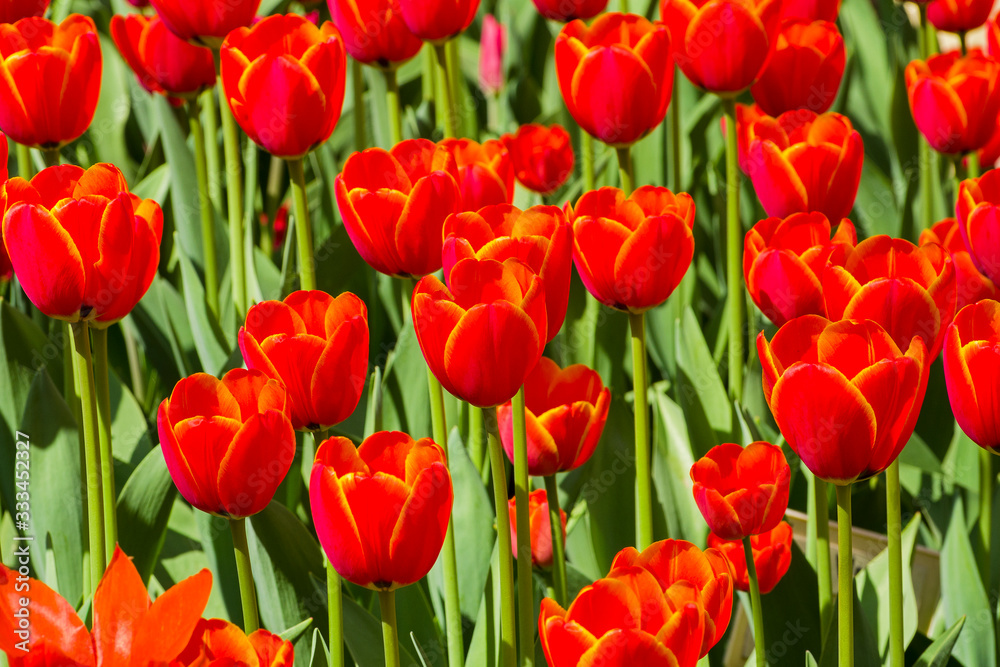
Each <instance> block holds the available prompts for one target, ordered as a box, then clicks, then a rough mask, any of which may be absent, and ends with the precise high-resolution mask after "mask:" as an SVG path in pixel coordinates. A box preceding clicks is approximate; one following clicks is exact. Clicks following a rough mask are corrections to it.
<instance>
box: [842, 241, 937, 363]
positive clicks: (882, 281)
mask: <svg viewBox="0 0 1000 667" xmlns="http://www.w3.org/2000/svg"><path fill="white" fill-rule="evenodd" d="M823 294H824V297H825V299H826V312H827V316H828V317H829V318H830V319H832V320H834V321H836V320H840V319H851V320H874V321H875V322H878V323H879V324H880V325H881V326H882V328H883V329H885V331H886V333H888V334H889V336H890V337H891V338H892V340H893V341H895V343H896V345H897V346H898V347H899V349H900V350H902V349H905V348H908V347H909V346H910V339H911V338H913V337H915V336H920V337H922V338H923V339H924V343H926V345H927V349H928V359H931V360H933V359H934V358H935V357H936V356H937V354H938V352H940V351H941V345H942V342H943V340H944V332H945V329H947V328H948V323H949V322H951V318H952V317H954V315H955V298H956V294H955V269H954V267H953V266H952V263H951V258H950V257H949V256H948V253H947V252H945V251H944V250H943V249H942V248H941V247H940V246H938V245H933V244H931V245H925V246H921V247H920V248H918V247H916V246H915V245H913V244H912V243H910V242H909V241H906V240H903V239H892V238H889V237H888V236H873V237H871V238H868V239H865V240H864V241H862V242H861V243H859V244H858V245H857V246H856V247H855V248H853V249H851V250H849V251H848V253H847V257H846V258H845V259H844V263H843V266H833V265H829V266H828V268H827V270H826V272H825V273H824V274H823Z"/></svg>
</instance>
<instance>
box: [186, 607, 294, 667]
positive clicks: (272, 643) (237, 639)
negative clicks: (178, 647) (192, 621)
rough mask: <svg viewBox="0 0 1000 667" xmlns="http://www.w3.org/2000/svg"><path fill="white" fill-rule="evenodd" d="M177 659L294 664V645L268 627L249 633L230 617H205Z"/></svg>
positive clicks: (269, 666)
mask: <svg viewBox="0 0 1000 667" xmlns="http://www.w3.org/2000/svg"><path fill="white" fill-rule="evenodd" d="M178 661H179V663H180V664H184V665H234V666H236V665H259V666H260V667H292V665H294V664H295V649H294V648H293V647H292V642H290V641H286V640H284V639H282V638H281V637H279V636H278V635H275V634H272V633H270V632H268V631H267V630H264V629H260V630H255V631H254V632H252V633H251V634H249V635H246V634H244V633H243V630H241V629H240V627H239V626H238V625H235V624H233V623H230V622H229V621H225V620H222V619H221V618H213V619H205V618H203V619H201V620H200V621H199V622H198V627H197V628H195V631H194V634H193V635H192V636H191V641H190V643H188V645H187V648H186V649H184V652H183V653H182V654H181V655H180V657H179V658H178Z"/></svg>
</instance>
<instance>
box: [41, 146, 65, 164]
mask: <svg viewBox="0 0 1000 667" xmlns="http://www.w3.org/2000/svg"><path fill="white" fill-rule="evenodd" d="M42 159H43V160H44V161H45V166H46V167H55V166H57V165H58V164H59V163H60V162H61V161H62V160H61V158H60V155H59V149H58V148H43V149H42Z"/></svg>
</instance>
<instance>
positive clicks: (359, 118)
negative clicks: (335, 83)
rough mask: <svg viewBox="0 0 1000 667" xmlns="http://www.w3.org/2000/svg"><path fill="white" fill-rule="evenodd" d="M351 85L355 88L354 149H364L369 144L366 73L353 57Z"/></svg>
mask: <svg viewBox="0 0 1000 667" xmlns="http://www.w3.org/2000/svg"><path fill="white" fill-rule="evenodd" d="M351 86H352V87H353V88H354V149H355V150H357V151H363V150H364V149H365V148H367V146H368V137H367V135H368V128H367V122H366V121H367V120H368V118H367V108H366V107H365V73H364V70H363V69H362V65H361V63H360V62H358V61H357V60H354V59H353V58H351Z"/></svg>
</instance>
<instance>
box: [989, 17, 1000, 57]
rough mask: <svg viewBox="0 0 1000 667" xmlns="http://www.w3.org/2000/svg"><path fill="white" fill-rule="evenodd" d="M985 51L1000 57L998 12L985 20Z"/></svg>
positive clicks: (999, 20) (999, 19)
mask: <svg viewBox="0 0 1000 667" xmlns="http://www.w3.org/2000/svg"><path fill="white" fill-rule="evenodd" d="M986 52H987V53H988V54H989V55H991V56H993V57H994V58H997V57H1000V14H998V15H997V16H994V17H993V18H992V19H990V20H989V21H987V22H986Z"/></svg>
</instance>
